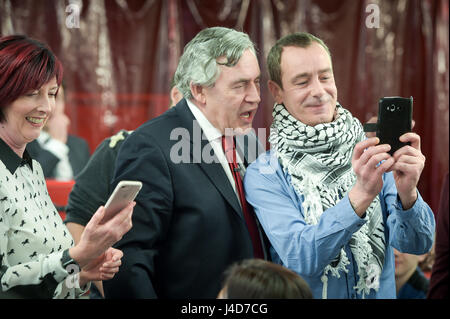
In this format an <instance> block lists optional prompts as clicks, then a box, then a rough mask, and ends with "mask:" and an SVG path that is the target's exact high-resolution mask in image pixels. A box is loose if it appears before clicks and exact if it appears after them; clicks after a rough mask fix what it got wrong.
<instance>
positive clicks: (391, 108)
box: [389, 104, 395, 112]
mask: <svg viewBox="0 0 450 319" xmlns="http://www.w3.org/2000/svg"><path fill="white" fill-rule="evenodd" d="M389 111H391V112H394V111H395V105H394V104H391V106H390V107H389Z"/></svg>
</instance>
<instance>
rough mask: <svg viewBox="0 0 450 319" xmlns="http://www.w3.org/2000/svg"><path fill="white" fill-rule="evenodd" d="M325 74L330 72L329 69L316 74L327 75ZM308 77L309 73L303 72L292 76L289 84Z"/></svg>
mask: <svg viewBox="0 0 450 319" xmlns="http://www.w3.org/2000/svg"><path fill="white" fill-rule="evenodd" d="M327 72H331V68H326V69H322V70H319V72H318V73H319V74H323V73H327ZM309 76H311V73H309V72H303V73H300V74H297V75H296V76H294V77H293V78H292V80H291V82H292V83H294V82H295V81H297V80H299V79H302V78H307V77H309Z"/></svg>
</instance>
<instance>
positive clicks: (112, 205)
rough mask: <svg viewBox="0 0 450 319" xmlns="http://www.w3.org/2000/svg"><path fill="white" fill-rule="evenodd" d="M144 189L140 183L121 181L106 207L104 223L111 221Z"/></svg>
mask: <svg viewBox="0 0 450 319" xmlns="http://www.w3.org/2000/svg"><path fill="white" fill-rule="evenodd" d="M141 188H142V183H141V182H139V181H120V182H119V184H117V186H116V188H115V189H114V191H113V193H112V194H111V196H110V197H109V199H108V201H107V202H106V205H105V215H104V216H103V219H102V223H105V222H106V221H108V220H109V219H111V218H112V217H113V216H114V215H115V214H117V213H118V212H120V211H121V210H122V209H124V208H125V207H126V206H127V205H128V204H129V203H131V202H132V201H133V200H134V199H135V198H136V196H137V194H138V193H139V191H140V190H141Z"/></svg>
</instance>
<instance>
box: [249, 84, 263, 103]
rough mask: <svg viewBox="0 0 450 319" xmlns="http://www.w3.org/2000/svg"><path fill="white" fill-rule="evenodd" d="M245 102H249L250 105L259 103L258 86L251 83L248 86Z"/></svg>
mask: <svg viewBox="0 0 450 319" xmlns="http://www.w3.org/2000/svg"><path fill="white" fill-rule="evenodd" d="M246 100H247V102H251V103H259V102H261V96H260V89H259V85H258V84H256V83H254V82H251V83H250V84H249V85H248V88H247V95H246Z"/></svg>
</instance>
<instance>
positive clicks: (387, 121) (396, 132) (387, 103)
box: [364, 97, 413, 155]
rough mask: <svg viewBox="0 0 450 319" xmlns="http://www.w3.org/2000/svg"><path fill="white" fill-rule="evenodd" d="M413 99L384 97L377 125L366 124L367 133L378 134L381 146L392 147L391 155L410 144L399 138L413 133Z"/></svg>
mask: <svg viewBox="0 0 450 319" xmlns="http://www.w3.org/2000/svg"><path fill="white" fill-rule="evenodd" d="M412 110H413V98H412V97H410V98H403V97H383V98H381V99H380V101H379V104H378V120H377V123H376V124H365V125H364V131H365V132H373V131H375V132H376V136H377V137H378V138H379V139H380V144H389V145H390V146H391V149H390V151H389V152H388V153H389V154H390V155H393V154H394V153H395V152H396V151H397V150H398V149H399V148H401V147H403V146H405V145H407V144H408V143H402V142H400V140H399V138H400V136H402V135H403V134H405V133H408V132H411V126H412Z"/></svg>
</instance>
